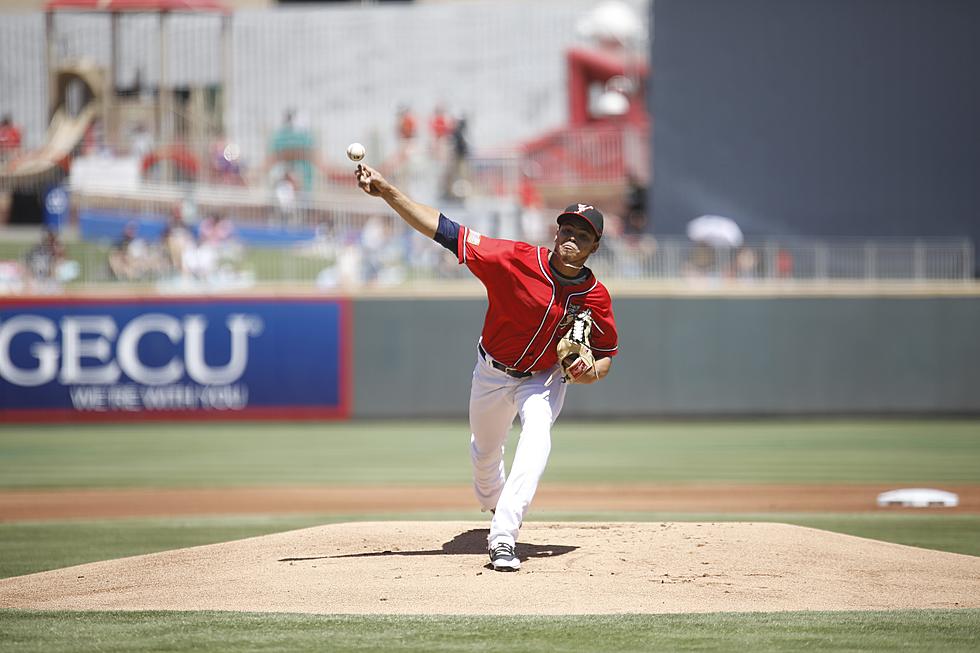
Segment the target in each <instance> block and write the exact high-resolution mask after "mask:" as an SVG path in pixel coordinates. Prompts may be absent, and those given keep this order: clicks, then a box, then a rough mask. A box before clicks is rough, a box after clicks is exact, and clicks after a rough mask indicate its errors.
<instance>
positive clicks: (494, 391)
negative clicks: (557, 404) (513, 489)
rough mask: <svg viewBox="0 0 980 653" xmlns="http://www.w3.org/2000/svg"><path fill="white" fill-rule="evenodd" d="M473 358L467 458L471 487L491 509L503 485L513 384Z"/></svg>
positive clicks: (485, 507)
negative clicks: (470, 470)
mask: <svg viewBox="0 0 980 653" xmlns="http://www.w3.org/2000/svg"><path fill="white" fill-rule="evenodd" d="M488 367H489V366H487V365H486V363H485V361H484V360H483V359H477V364H476V369H475V370H473V385H472V386H471V388H470V433H471V435H470V460H471V461H472V463H473V491H474V493H475V494H476V499H477V501H479V502H480V507H481V508H482V509H483V510H493V509H494V508H495V507H496V506H497V499H498V498H499V497H500V491H501V490H502V489H503V487H504V481H505V480H506V475H505V473H504V444H505V443H506V442H507V435H508V433H510V428H511V425H513V423H514V417H515V416H516V415H517V407H516V405H515V404H514V384H512V383H510V382H508V381H509V377H504V378H505V379H508V381H505V380H503V379H500V378H499V376H500V375H497V374H494V372H496V370H493V368H489V370H488V369H487V368H488Z"/></svg>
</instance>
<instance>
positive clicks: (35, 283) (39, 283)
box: [25, 227, 65, 292]
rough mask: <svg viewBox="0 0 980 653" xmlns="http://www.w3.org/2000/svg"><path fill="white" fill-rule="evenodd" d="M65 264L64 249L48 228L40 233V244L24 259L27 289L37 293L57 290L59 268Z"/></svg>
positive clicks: (55, 235)
mask: <svg viewBox="0 0 980 653" xmlns="http://www.w3.org/2000/svg"><path fill="white" fill-rule="evenodd" d="M64 262H65V247H64V245H62V244H61V241H60V240H59V239H58V234H57V233H56V232H55V231H54V230H53V229H51V228H50V227H44V230H43V231H42V232H41V242H40V243H38V244H37V245H35V246H34V247H32V248H31V249H30V250H29V251H28V252H27V256H26V257H25V263H26V267H27V277H28V283H29V288H32V289H33V290H35V291H38V292H51V291H53V290H56V289H57V286H58V274H59V268H60V267H61V265H62V264H63V263H64Z"/></svg>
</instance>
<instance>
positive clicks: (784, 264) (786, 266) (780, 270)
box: [776, 247, 793, 279]
mask: <svg viewBox="0 0 980 653" xmlns="http://www.w3.org/2000/svg"><path fill="white" fill-rule="evenodd" d="M776 275H777V276H778V277H779V278H780V279H791V278H792V277H793V254H792V253H790V251H789V250H787V249H783V248H782V247H780V248H779V251H778V252H776Z"/></svg>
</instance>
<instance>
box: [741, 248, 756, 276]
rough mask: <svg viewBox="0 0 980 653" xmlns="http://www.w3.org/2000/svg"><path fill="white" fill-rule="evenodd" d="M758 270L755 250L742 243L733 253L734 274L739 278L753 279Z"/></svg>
mask: <svg viewBox="0 0 980 653" xmlns="http://www.w3.org/2000/svg"><path fill="white" fill-rule="evenodd" d="M758 272H759V257H758V255H757V254H756V253H755V250H754V249H752V248H751V247H749V246H748V245H743V246H742V247H741V248H739V250H738V253H737V254H735V276H736V277H738V278H739V279H755V278H756V277H757V276H758Z"/></svg>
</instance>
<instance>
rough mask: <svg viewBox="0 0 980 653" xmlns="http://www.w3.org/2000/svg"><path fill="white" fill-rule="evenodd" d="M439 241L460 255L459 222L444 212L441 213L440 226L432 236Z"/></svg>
mask: <svg viewBox="0 0 980 653" xmlns="http://www.w3.org/2000/svg"><path fill="white" fill-rule="evenodd" d="M432 239H433V240H435V241H436V242H437V243H439V244H440V245H442V246H443V247H445V248H446V249H448V250H449V251H450V252H452V253H453V254H455V255H456V256H459V223H457V222H453V221H452V220H450V219H449V218H447V217H446V216H444V215H443V214H441V213H440V214H439V228H438V229H436V235H435V236H433V237H432Z"/></svg>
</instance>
